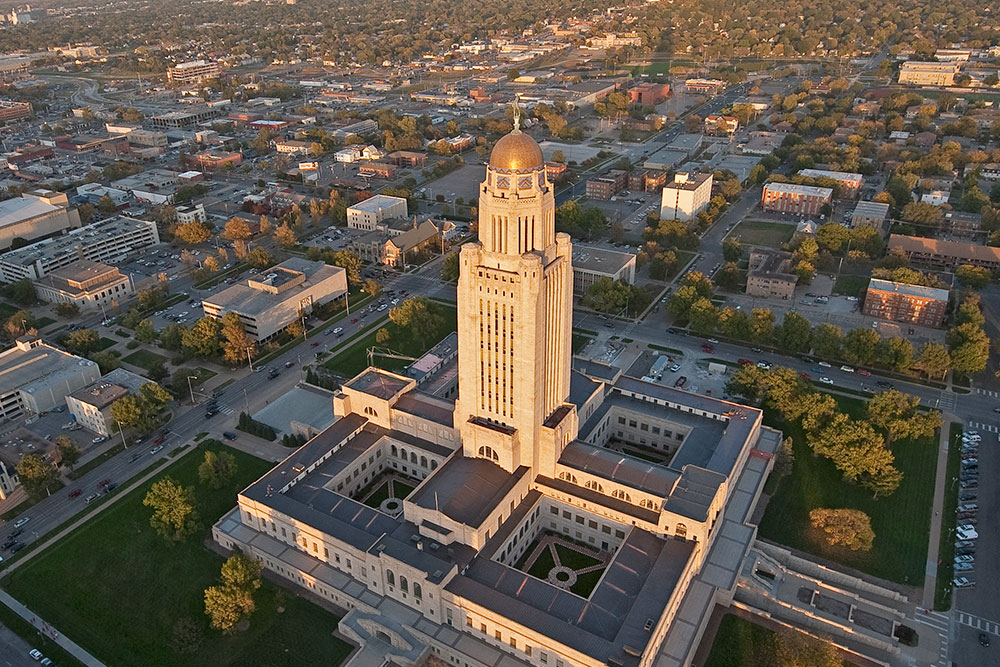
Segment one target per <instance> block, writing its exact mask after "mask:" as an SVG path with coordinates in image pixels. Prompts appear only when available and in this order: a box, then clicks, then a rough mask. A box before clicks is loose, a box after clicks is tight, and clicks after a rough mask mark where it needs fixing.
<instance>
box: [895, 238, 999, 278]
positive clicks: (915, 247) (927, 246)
mask: <svg viewBox="0 0 1000 667" xmlns="http://www.w3.org/2000/svg"><path fill="white" fill-rule="evenodd" d="M889 250H890V251H893V250H898V251H900V252H902V253H903V254H905V255H906V257H907V258H908V259H909V260H910V261H911V262H913V263H914V264H920V265H922V266H929V267H931V268H936V269H953V268H955V267H957V266H961V265H962V264H969V265H971V266H982V267H985V268H987V269H989V270H991V271H996V270H998V269H1000V248H994V247H992V246H984V245H979V244H978V243H967V242H961V241H943V240H940V239H929V238H924V237H922V236H904V235H902V234H892V235H890V236H889Z"/></svg>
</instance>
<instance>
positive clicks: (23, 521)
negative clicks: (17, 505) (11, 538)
mask: <svg viewBox="0 0 1000 667" xmlns="http://www.w3.org/2000/svg"><path fill="white" fill-rule="evenodd" d="M29 521H31V517H30V516H22V517H21V518H20V519H18V520H17V521H15V522H14V527H15V528H20V527H21V526H23V525H25V524H26V523H28V522H29Z"/></svg>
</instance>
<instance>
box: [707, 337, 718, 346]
mask: <svg viewBox="0 0 1000 667" xmlns="http://www.w3.org/2000/svg"><path fill="white" fill-rule="evenodd" d="M708 342H709V343H712V344H713V345H718V344H719V341H717V340H715V339H714V338H709V339H708Z"/></svg>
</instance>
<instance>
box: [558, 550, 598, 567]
mask: <svg viewBox="0 0 1000 667" xmlns="http://www.w3.org/2000/svg"><path fill="white" fill-rule="evenodd" d="M556 553H557V554H559V562H560V563H562V564H563V565H564V566H565V567H568V568H570V569H571V570H582V569H583V568H585V567H592V566H594V565H600V564H601V561H599V560H597V559H596V558H594V557H593V556H590V555H588V554H585V553H583V552H582V551H578V550H576V549H571V548H569V547H567V546H566V545H565V544H557V545H556Z"/></svg>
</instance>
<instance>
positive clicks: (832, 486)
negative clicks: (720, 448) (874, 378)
mask: <svg viewBox="0 0 1000 667" xmlns="http://www.w3.org/2000/svg"><path fill="white" fill-rule="evenodd" d="M835 398H836V399H837V403H838V404H839V406H840V409H841V410H843V411H845V412H847V413H849V414H850V415H851V416H853V417H861V416H862V415H863V414H864V409H865V402H864V401H862V400H860V399H857V398H846V397H843V396H835ZM764 421H765V423H767V424H768V425H770V426H774V427H775V428H778V429H781V430H782V431H783V432H784V434H785V436H790V437H792V439H793V441H794V452H795V464H794V467H793V469H792V473H791V474H790V475H788V476H786V477H784V478H782V479H781V480H780V481H779V482H778V484H777V490H776V492H775V493H774V495H772V496H771V499H770V501H769V502H768V505H767V510H766V512H765V513H764V518H763V520H762V521H761V523H760V535H761V537H763V538H765V539H768V540H771V541H773V542H777V543H779V544H783V545H785V546H788V547H791V548H793V549H800V550H802V551H805V552H808V553H811V554H815V555H817V556H821V557H823V558H828V559H830V560H833V561H836V562H838V563H841V564H843V565H846V566H848V567H852V568H856V569H858V570H861V571H862V572H867V573H868V574H871V575H874V576H876V577H881V578H883V579H888V580H890V581H895V582H897V583H901V584H908V585H910V586H921V585H923V581H924V568H925V566H926V560H927V541H928V539H929V533H930V518H931V504H932V501H933V498H934V474H935V469H936V467H937V443H938V437H937V435H934V436H932V437H930V438H921V439H919V440H916V441H910V440H897V441H894V442H893V444H892V450H893V453H894V454H895V457H896V467H897V468H899V470H900V471H901V472H902V473H903V481H902V483H901V484H900V485H899V488H898V489H897V490H896V492H895V493H893V494H892V495H890V496H887V497H880V498H877V499H876V498H874V497H873V494H872V492H871V491H870V490H868V489H866V488H864V487H862V486H860V485H856V484H851V483H848V482H845V481H844V479H843V476H842V475H841V474H840V472H838V471H837V469H836V468H835V467H834V465H833V462H831V461H830V460H829V459H826V458H823V457H819V456H813V453H812V451H811V450H810V449H809V447H808V446H807V445H806V442H805V437H804V435H803V433H802V429H801V428H799V427H798V426H797V425H792V424H787V423H784V422H781V421H780V420H779V419H777V418H775V417H774V416H773V415H770V414H768V415H766V416H765V420H764ZM818 507H829V508H850V509H858V510H861V511H863V512H865V513H867V514H868V515H869V516H870V517H871V520H872V529H873V530H874V531H875V544H874V546H873V547H872V549H871V551H869V552H867V553H863V552H852V551H849V550H846V549H834V548H832V547H829V546H828V545H827V543H826V541H825V540H824V538H823V537H822V536H821V535H820V534H818V533H817V532H816V531H814V530H813V528H812V526H811V524H810V522H809V512H810V510H813V509H815V508H818Z"/></svg>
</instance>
